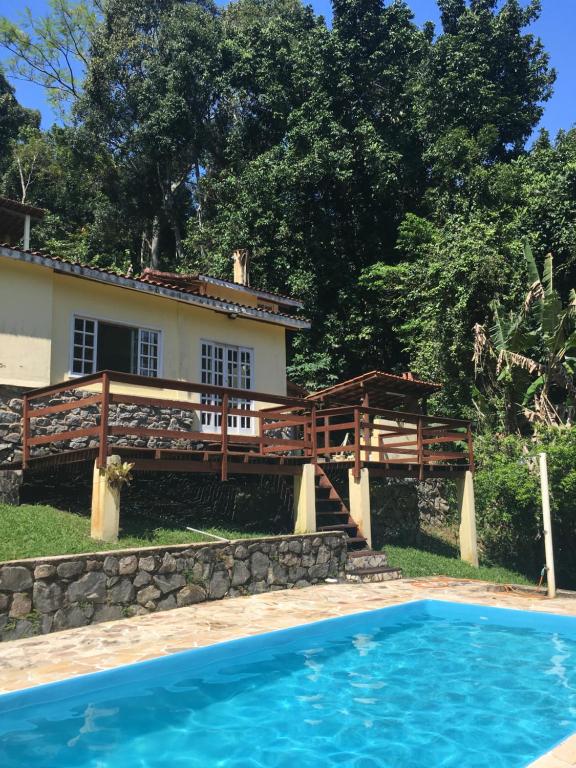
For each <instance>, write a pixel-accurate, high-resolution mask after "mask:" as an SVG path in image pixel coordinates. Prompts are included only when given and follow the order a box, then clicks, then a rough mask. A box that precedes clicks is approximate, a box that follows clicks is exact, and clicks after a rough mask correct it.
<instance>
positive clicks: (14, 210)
mask: <svg viewBox="0 0 576 768" xmlns="http://www.w3.org/2000/svg"><path fill="white" fill-rule="evenodd" d="M44 214H45V211H44V210H43V209H42V208H35V207H34V206H33V205H26V204H25V203H19V202H18V201H17V200H10V198H8V197H2V196H0V239H2V238H8V239H10V240H11V241H12V242H16V241H18V240H20V238H21V237H22V234H23V232H24V219H25V217H26V216H30V218H31V219H32V221H40V219H42V218H44Z"/></svg>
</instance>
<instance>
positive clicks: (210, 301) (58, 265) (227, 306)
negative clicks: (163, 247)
mask: <svg viewBox="0 0 576 768" xmlns="http://www.w3.org/2000/svg"><path fill="white" fill-rule="evenodd" d="M0 256H4V257H6V258H9V259H12V260H13V261H20V262H22V261H23V262H25V263H28V264H36V265H37V266H41V267H48V268H50V269H53V270H54V271H56V272H59V273H62V274H66V275H72V276H75V277H81V278H85V279H87V280H93V281H95V282H98V283H106V284H108V285H115V286H117V287H121V288H128V289H130V290H133V291H139V292H140V293H149V294H152V295H155V296H163V297H165V298H169V299H173V300H174V301H180V302H183V303H185V304H191V305H192V306H197V307H203V308H204V309H212V310H213V311H215V312H220V313H222V314H226V315H228V316H236V317H244V318H247V319H250V320H256V321H259V322H265V323H271V324H273V325H280V326H282V327H285V328H291V329H293V330H308V329H309V328H310V327H311V325H310V321H309V320H306V319H300V318H292V317H288V316H283V315H277V314H275V313H273V312H267V311H266V310H264V309H258V308H256V307H254V308H252V307H246V306H243V305H239V304H234V303H233V302H227V301H224V300H222V299H214V298H212V297H210V296H199V295H196V294H190V293H183V292H181V291H177V290H174V289H171V288H164V287H161V286H157V285H151V284H149V283H143V282H140V281H138V280H134V279H132V278H129V277H124V276H122V275H114V274H111V273H106V272H99V271H98V270H94V269H91V268H90V267H83V266H80V265H77V264H70V263H68V262H65V261H60V260H58V259H53V258H51V257H50V256H42V255H39V254H35V253H33V252H30V251H21V250H17V249H14V248H7V247H5V246H0Z"/></svg>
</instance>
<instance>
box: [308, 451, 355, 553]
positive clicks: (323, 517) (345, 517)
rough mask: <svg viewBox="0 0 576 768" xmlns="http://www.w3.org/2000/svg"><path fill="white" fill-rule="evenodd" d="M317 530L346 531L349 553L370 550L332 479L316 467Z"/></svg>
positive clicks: (320, 468) (319, 467) (318, 466)
mask: <svg viewBox="0 0 576 768" xmlns="http://www.w3.org/2000/svg"><path fill="white" fill-rule="evenodd" d="M316 530H318V531H344V533H346V534H347V535H348V540H347V542H346V544H347V547H348V552H350V551H353V550H363V549H367V548H368V542H367V541H366V538H365V537H364V536H362V534H361V533H360V532H359V531H358V526H357V525H356V523H355V522H354V520H352V518H351V517H350V511H349V510H348V507H347V506H346V504H344V501H343V499H342V497H341V496H340V494H339V493H338V491H337V490H336V488H335V487H334V486H333V485H332V483H331V481H330V478H329V477H328V475H327V474H326V473H325V472H324V470H323V469H322V467H321V466H320V465H318V464H317V465H316Z"/></svg>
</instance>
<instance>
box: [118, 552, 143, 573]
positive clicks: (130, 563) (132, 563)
mask: <svg viewBox="0 0 576 768" xmlns="http://www.w3.org/2000/svg"><path fill="white" fill-rule="evenodd" d="M137 569H138V558H137V557H136V556H135V555H128V556H127V557H121V558H120V561H119V563H118V573H119V574H120V575H121V576H128V575H129V574H132V573H136V570H137Z"/></svg>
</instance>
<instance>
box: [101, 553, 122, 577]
mask: <svg viewBox="0 0 576 768" xmlns="http://www.w3.org/2000/svg"><path fill="white" fill-rule="evenodd" d="M103 568H104V573H105V574H106V575H107V576H117V575H118V570H119V568H120V565H119V563H118V558H117V557H113V556H112V555H108V557H105V558H104V566H103Z"/></svg>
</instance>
